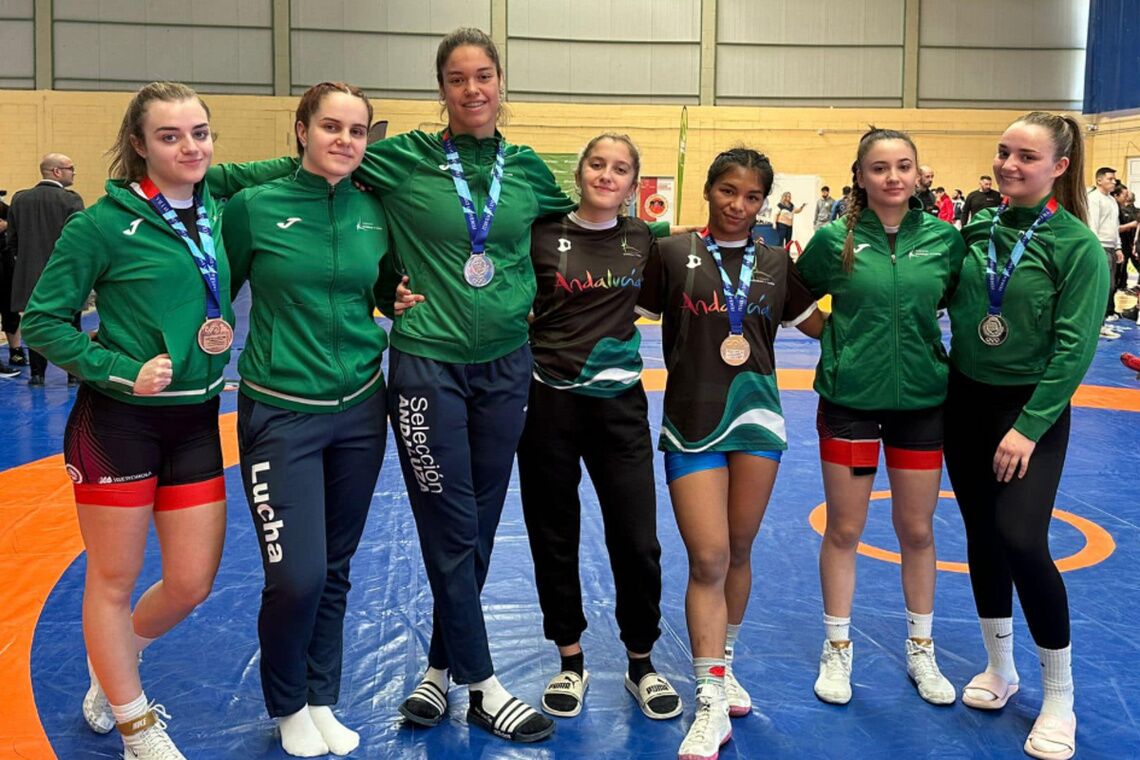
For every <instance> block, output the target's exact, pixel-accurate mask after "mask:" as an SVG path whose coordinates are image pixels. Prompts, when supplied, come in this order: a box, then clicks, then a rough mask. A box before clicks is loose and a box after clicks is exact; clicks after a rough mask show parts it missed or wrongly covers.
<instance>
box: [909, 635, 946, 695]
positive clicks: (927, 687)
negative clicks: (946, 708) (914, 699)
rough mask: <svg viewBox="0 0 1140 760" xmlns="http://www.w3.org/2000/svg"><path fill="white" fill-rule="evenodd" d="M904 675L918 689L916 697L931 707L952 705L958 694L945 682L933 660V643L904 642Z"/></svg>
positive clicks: (911, 640)
mask: <svg viewBox="0 0 1140 760" xmlns="http://www.w3.org/2000/svg"><path fill="white" fill-rule="evenodd" d="M906 674H907V675H908V676H910V679H911V680H912V681H914V685H915V686H916V687H917V688H918V695H919V696H920V697H922V698H923V699H925V700H926V701H927V702H929V703H930V704H932V705H952V704H954V700H955V699H957V697H958V694H957V692H955V691H954V685H953V684H952V683H950V682H949V681H948V680H946V676H944V675H942V671H941V670H939V669H938V663H937V662H936V661H935V659H934V642H933V641H932V642H930V643H929V644H919V643H918V642H916V641H915V640H914V639H907V640H906Z"/></svg>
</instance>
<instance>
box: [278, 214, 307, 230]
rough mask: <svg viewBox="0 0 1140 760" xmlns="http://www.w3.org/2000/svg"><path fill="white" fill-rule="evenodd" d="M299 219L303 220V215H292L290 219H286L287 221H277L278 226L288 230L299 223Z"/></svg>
mask: <svg viewBox="0 0 1140 760" xmlns="http://www.w3.org/2000/svg"><path fill="white" fill-rule="evenodd" d="M299 221H301V217H299V216H291V217H289V218H288V219H286V220H285V221H283V222H278V223H277V226H278V227H280V228H281V229H283V230H287V229H289V228H290V227H292V226H293V225H294V224H296V223H297V222H299Z"/></svg>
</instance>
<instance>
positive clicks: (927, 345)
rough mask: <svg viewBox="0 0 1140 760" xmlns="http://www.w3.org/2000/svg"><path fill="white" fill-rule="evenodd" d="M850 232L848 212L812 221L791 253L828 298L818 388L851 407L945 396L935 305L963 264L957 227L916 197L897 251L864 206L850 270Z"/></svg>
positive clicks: (930, 401)
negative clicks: (846, 252) (846, 266)
mask: <svg viewBox="0 0 1140 760" xmlns="http://www.w3.org/2000/svg"><path fill="white" fill-rule="evenodd" d="M846 237H847V220H846V219H844V218H840V219H837V220H835V221H834V222H831V223H830V224H827V225H825V226H823V227H821V228H820V229H818V230H816V233H815V234H814V235H813V236H812V238H811V241H810V242H809V243H808V245H807V248H806V249H805V250H804V253H803V255H802V256H800V258H799V260H798V261H797V262H796V266H797V267H798V268H799V271H800V274H801V275H802V276H803V279H804V282H806V283H807V285H808V288H809V289H811V291H812V294H813V295H814V296H815V297H816V298H821V297H823V296H824V295H827V294H830V295H831V299H832V300H831V304H832V312H831V318H830V319H828V320H827V323H826V325H825V326H824V328H823V335H822V336H821V337H820V341H821V351H820V358H819V366H818V367H817V368H816V373H815V390H816V392H817V393H818V394H819V395H820V396H821V397H823V398H825V399H827V400H828V401H830V402H832V403H834V404H840V405H842V406H847V407H851V408H853V409H865V410H880V409H884V410H906V409H926V408H929V407H932V406H938V405H939V404H941V403H942V402H943V401H945V400H946V381H947V376H948V362H947V357H946V349H945V348H944V347H943V345H942V331H941V330H940V328H939V326H938V316H937V314H938V308H939V304H940V303H941V302H942V300H943V298H944V297H945V295H946V294H947V292H948V291H949V290H950V289H951V288H952V287H953V285H954V283H955V281H956V278H957V275H958V271H959V269H960V268H961V265H962V258H963V256H964V255H965V246H964V245H963V243H962V236H961V235H960V234H959V232H958V230H956V229H955V228H954V227H953V225H950V224H947V223H946V222H942V221H939V220H938V219H937V218H935V217H933V216H931V215H930V214H927V213H925V212H923V211H922V209H921V207H920V204H918V203H917V201H915V200H912V201H911V209H910V211H908V212H907V214H906V216H905V217H903V221H902V224H900V225H899V231H898V235H897V237H896V238H895V250H894V252H892V251H891V248H890V244H889V241H888V240H887V233H886V232H885V231H884V230H883V225H882V223H881V222H880V221H879V218H878V216H877V215H876V214H875V212H874V211H872V210H870V209H864V210H863V211H862V213H861V214H860V215H859V222H858V224H857V225H856V227H855V266H854V268H853V269H852V271H851V272H850V273H847V272H844V271H843V262H842V251H843V243H844V240H845V239H846Z"/></svg>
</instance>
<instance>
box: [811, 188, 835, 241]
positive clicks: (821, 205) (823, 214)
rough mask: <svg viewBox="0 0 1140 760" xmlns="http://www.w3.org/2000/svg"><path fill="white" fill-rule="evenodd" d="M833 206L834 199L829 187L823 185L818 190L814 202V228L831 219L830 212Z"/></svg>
mask: <svg viewBox="0 0 1140 760" xmlns="http://www.w3.org/2000/svg"><path fill="white" fill-rule="evenodd" d="M834 206H835V199H834V198H832V197H831V188H830V187H828V186H827V185H824V186H823V187H822V188H820V190H819V200H818V201H816V202H815V219H813V220H812V227H813V228H814V229H817V230H818V229H819V228H820V227H822V226H823V225H825V224H827V223H828V222H830V221H831V218H832V217H831V212H832V209H833V208H834Z"/></svg>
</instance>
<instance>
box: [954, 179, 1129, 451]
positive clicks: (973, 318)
mask: <svg viewBox="0 0 1140 760" xmlns="http://www.w3.org/2000/svg"><path fill="white" fill-rule="evenodd" d="M1047 200H1048V199H1045V200H1042V201H1041V202H1040V203H1038V204H1037V205H1036V206H1034V207H1033V208H1025V207H1018V206H1011V207H1010V208H1008V209H1006V211H1005V213H1003V214H1002V215H1001V218H1000V219H999V220H998V226H997V229H996V230H995V231H994V248H995V252H996V254H997V260H998V271H1001V270H1002V269H1003V268H1004V267H1005V265H1006V263H1007V262H1008V261H1009V257H1010V254H1011V253H1012V251H1013V247H1014V246H1015V245H1016V244H1017V240H1018V238H1020V237H1021V234H1022V232H1024V231H1025V230H1027V229H1028V228H1029V227H1030V226H1031V225H1032V224H1033V220H1034V219H1036V218H1037V215H1038V214H1040V213H1041V208H1042V207H1043V206H1044V205H1045V203H1046V202H1047ZM996 210H997V209H992V208H991V209H985V210H983V211H981V212H979V213H978V214H977V215H976V216H974V217H973V219H971V220H970V223H969V224H967V225H966V227H965V228H964V229H963V230H962V235H963V236H965V238H966V244H967V245H968V246H969V252H968V254H967V256H966V262H965V264H964V265H963V266H962V277H961V282H960V283H959V285H958V289H957V290H956V291H955V292H954V296H953V298H951V299H950V326H951V328H952V333H953V338H952V340H951V341H950V361H951V363H952V364H953V365H954V368H955V369H957V370H958V371H960V372H961V373H962V374H964V375H966V376H967V377H969V378H971V379H973V380H976V381H978V382H979V383H987V384H989V385H1036V386H1037V387H1036V388H1035V389H1034V391H1033V395H1032V396H1031V397H1030V398H1029V401H1028V402H1027V403H1026V404H1025V407H1024V408H1023V409H1022V410H1021V414H1019V415H1018V417H1017V420H1016V421H1015V422H1014V423H1013V428H1014V430H1016V431H1017V432H1019V433H1021V434H1022V435H1024V436H1025V437H1026V438H1029V439H1030V440H1033V441H1036V440H1038V439H1040V438H1041V436H1042V435H1044V434H1045V432H1046V431H1047V430H1049V428H1050V427H1052V426H1053V423H1055V422H1056V421H1057V418H1058V417H1060V416H1061V413H1062V412H1064V411H1065V407H1066V406H1068V404H1069V400H1070V399H1071V398H1072V397H1073V394H1074V393H1076V391H1077V387H1078V386H1079V385H1080V384H1081V380H1082V379H1083V378H1084V376H1085V373H1086V372H1087V371H1088V369H1089V365H1091V364H1092V360H1093V356H1094V355H1095V354H1096V346H1097V341H1098V333H1099V331H1100V325H1101V320H1103V319H1104V300H1105V294H1106V293H1107V292H1108V283H1109V276H1108V267H1107V266H1105V260H1104V249H1103V248H1102V246H1101V244H1100V242H1099V241H1098V240H1097V237H1096V235H1095V234H1093V232H1092V230H1090V229H1089V228H1088V226H1087V225H1085V224H1084V223H1083V222H1081V220H1080V219H1078V218H1076V217H1075V216H1073V215H1072V214H1070V213H1069V212H1068V211H1066V210H1065V209H1064V208H1063V207H1062V208H1059V209H1058V210H1057V213H1056V214H1054V215H1053V216H1052V218H1050V219H1049V221H1047V222H1045V223H1044V224H1042V225H1041V226H1040V227H1038V228H1037V232H1036V233H1035V234H1034V236H1033V239H1032V240H1030V241H1029V244H1028V245H1027V246H1026V247H1025V254H1024V255H1023V256H1022V258H1021V261H1020V262H1018V264H1017V268H1016V269H1014V270H1013V275H1012V276H1011V277H1010V278H1009V285H1008V287H1007V289H1006V291H1005V296H1004V297H1003V299H1002V304H1001V313H1002V316H1003V317H1005V320H1006V323H1007V324H1008V325H1009V338H1008V339H1007V340H1006V341H1005V342H1004V343H1002V344H1001V345H1000V346H987V345H986V344H984V343H982V340H981V338H980V337H979V336H978V323H979V322H981V321H982V319H983V318H984V317H985V316H986V314H987V313H988V309H989V303H990V300H989V290H988V289H987V287H986V260H987V259H988V258H989V241H990V228H991V226H992V225H993V219H994V211H996Z"/></svg>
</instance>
